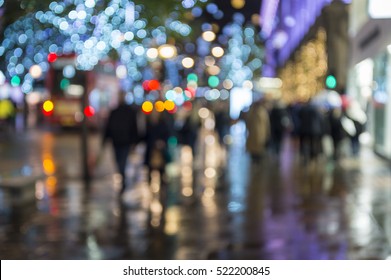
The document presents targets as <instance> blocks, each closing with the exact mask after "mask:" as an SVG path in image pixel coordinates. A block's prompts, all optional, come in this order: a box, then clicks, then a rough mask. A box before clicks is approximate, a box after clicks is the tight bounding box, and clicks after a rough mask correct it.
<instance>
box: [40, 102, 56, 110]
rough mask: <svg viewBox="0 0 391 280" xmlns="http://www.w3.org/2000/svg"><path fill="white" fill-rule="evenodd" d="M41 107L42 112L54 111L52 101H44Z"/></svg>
mask: <svg viewBox="0 0 391 280" xmlns="http://www.w3.org/2000/svg"><path fill="white" fill-rule="evenodd" d="M42 107H43V110H44V111H45V112H51V111H53V109H54V104H53V102H52V101H50V100H46V101H45V102H44V103H43V105H42Z"/></svg>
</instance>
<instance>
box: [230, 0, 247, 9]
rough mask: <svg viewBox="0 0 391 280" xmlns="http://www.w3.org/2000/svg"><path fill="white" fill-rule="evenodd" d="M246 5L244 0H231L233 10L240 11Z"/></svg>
mask: <svg viewBox="0 0 391 280" xmlns="http://www.w3.org/2000/svg"><path fill="white" fill-rule="evenodd" d="M245 4H246V1H245V0H231V6H232V7H234V8H235V9H241V8H243V7H244V5H245Z"/></svg>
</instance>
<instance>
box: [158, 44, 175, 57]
mask: <svg viewBox="0 0 391 280" xmlns="http://www.w3.org/2000/svg"><path fill="white" fill-rule="evenodd" d="M158 51H159V56H160V57H161V58H162V59H170V58H173V57H175V56H176V55H177V50H176V47H175V46H173V45H168V44H165V45H161V46H160V47H159V48H158Z"/></svg>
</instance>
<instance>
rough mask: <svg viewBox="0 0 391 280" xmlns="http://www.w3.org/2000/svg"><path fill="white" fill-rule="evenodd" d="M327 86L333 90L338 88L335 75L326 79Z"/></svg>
mask: <svg viewBox="0 0 391 280" xmlns="http://www.w3.org/2000/svg"><path fill="white" fill-rule="evenodd" d="M326 86H327V87H328V88H331V89H333V88H336V86H337V79H336V78H335V77H334V76H333V75H328V76H327V77H326Z"/></svg>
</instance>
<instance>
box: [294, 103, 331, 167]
mask: <svg viewBox="0 0 391 280" xmlns="http://www.w3.org/2000/svg"><path fill="white" fill-rule="evenodd" d="M298 116H299V122H300V131H299V137H300V152H301V155H302V156H303V159H304V162H305V163H307V162H308V160H312V159H315V158H316V157H318V155H319V154H321V153H322V151H323V149H322V137H323V135H324V133H325V130H324V128H325V119H324V116H323V115H322V113H321V112H320V110H319V108H317V107H316V106H315V105H314V104H312V103H311V99H310V100H308V102H307V103H306V104H304V105H303V106H302V107H301V109H300V111H299V113H298Z"/></svg>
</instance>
